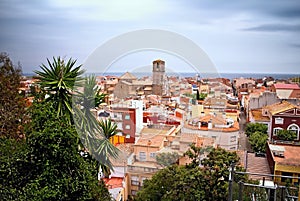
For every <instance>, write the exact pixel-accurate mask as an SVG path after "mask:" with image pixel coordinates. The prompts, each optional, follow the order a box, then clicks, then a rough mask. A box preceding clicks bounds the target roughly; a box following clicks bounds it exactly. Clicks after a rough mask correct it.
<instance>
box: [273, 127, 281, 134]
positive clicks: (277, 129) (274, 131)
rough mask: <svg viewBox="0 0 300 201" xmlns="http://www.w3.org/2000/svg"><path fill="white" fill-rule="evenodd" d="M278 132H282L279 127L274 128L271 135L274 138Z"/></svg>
mask: <svg viewBox="0 0 300 201" xmlns="http://www.w3.org/2000/svg"><path fill="white" fill-rule="evenodd" d="M280 130H282V128H280V127H277V128H274V129H273V135H274V136H276V135H277V134H278V132H279V131H280Z"/></svg>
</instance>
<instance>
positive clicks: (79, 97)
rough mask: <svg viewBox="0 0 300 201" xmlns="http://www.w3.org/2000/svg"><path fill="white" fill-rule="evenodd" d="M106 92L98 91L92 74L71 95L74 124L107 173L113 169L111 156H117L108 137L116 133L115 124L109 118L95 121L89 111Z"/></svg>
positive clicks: (86, 145)
mask: <svg viewBox="0 0 300 201" xmlns="http://www.w3.org/2000/svg"><path fill="white" fill-rule="evenodd" d="M105 97H106V94H103V93H101V92H100V89H99V87H97V83H96V78H95V76H94V75H92V76H89V77H86V78H85V81H84V87H83V90H81V91H79V90H77V91H76V94H74V96H73V103H74V104H75V105H73V109H74V112H75V113H74V114H75V115H74V117H75V126H76V128H77V131H78V133H79V134H80V138H81V142H82V144H83V145H84V147H85V148H86V149H87V150H88V151H89V153H90V154H92V155H93V156H94V157H95V158H96V159H97V160H98V161H99V162H100V167H99V169H100V168H101V169H102V171H103V172H104V173H105V174H106V175H108V174H109V172H110V169H113V166H112V163H111V161H110V159H111V158H115V159H116V158H117V157H118V154H119V150H118V149H117V148H116V147H115V146H114V145H113V144H112V143H111V142H110V140H109V139H110V138H111V137H112V136H114V135H116V133H117V125H116V124H115V123H113V122H112V121H111V120H110V119H108V120H101V121H100V122H99V121H97V117H96V116H95V115H94V114H93V113H92V112H91V109H94V108H95V107H96V106H98V105H99V104H101V103H102V102H104V99H105Z"/></svg>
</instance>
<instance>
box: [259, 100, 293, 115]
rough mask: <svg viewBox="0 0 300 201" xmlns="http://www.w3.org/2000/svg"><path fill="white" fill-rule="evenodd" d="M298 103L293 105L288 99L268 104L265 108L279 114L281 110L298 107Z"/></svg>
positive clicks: (273, 113)
mask: <svg viewBox="0 0 300 201" xmlns="http://www.w3.org/2000/svg"><path fill="white" fill-rule="evenodd" d="M296 107H297V106H296V105H293V104H291V103H289V102H287V101H282V102H279V103H274V104H272V105H268V106H266V107H265V108H266V109H268V110H269V112H270V113H271V114H272V115H275V114H278V113H280V112H284V111H286V110H290V109H293V108H296Z"/></svg>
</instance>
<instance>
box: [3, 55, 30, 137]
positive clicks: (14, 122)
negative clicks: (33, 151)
mask: <svg viewBox="0 0 300 201" xmlns="http://www.w3.org/2000/svg"><path fill="white" fill-rule="evenodd" d="M21 73H22V71H21V67H20V65H18V66H17V67H15V66H14V65H13V63H12V61H11V60H10V58H9V56H8V55H7V54H6V53H0V80H1V82H0V136H4V137H11V138H15V139H17V138H20V137H23V136H22V134H23V124H24V122H25V119H26V116H25V101H24V97H23V96H22V95H21V94H20V93H19V88H20V81H21Z"/></svg>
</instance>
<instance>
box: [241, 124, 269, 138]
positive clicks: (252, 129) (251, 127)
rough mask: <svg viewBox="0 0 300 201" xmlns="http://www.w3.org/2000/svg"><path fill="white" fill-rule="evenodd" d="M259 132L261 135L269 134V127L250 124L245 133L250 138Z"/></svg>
mask: <svg viewBox="0 0 300 201" xmlns="http://www.w3.org/2000/svg"><path fill="white" fill-rule="evenodd" d="M257 131H258V132H260V133H264V134H267V133H268V127H267V126H266V125H265V124H261V123H248V124H247V125H246V130H245V133H246V135H247V136H248V137H250V135H252V134H253V133H255V132H257Z"/></svg>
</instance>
